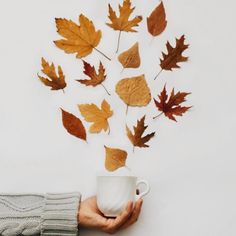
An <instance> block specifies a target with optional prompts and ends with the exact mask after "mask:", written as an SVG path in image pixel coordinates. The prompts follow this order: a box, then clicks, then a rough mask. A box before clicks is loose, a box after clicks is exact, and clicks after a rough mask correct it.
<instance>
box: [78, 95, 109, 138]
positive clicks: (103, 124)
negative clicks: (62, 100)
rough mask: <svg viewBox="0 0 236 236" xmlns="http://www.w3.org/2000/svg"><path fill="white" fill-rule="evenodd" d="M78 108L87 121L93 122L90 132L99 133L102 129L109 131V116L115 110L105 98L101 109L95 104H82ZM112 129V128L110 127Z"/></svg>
mask: <svg viewBox="0 0 236 236" xmlns="http://www.w3.org/2000/svg"><path fill="white" fill-rule="evenodd" d="M78 108H79V110H80V112H81V114H82V116H83V117H84V118H85V120H86V121H87V122H93V124H92V125H91V127H90V129H89V132H90V133H99V132H101V131H102V130H104V131H107V129H108V128H109V123H108V118H110V117H111V116H112V115H113V111H111V109H110V105H109V104H108V102H107V101H106V100H105V99H104V100H103V102H102V105H101V109H99V108H98V107H97V106H96V105H95V104H93V103H92V104H81V105H78ZM109 131H110V129H109Z"/></svg>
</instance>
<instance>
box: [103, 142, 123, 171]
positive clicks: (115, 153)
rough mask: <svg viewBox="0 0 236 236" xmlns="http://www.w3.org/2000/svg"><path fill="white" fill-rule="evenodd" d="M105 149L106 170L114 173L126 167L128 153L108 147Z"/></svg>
mask: <svg viewBox="0 0 236 236" xmlns="http://www.w3.org/2000/svg"><path fill="white" fill-rule="evenodd" d="M104 147H105V151H106V159H105V168H106V169H107V170H108V171H114V170H117V169H118V168H120V167H123V166H125V163H126V159H127V152H126V151H125V150H122V149H118V148H110V147H106V146H104Z"/></svg>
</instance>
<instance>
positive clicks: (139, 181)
mask: <svg viewBox="0 0 236 236" xmlns="http://www.w3.org/2000/svg"><path fill="white" fill-rule="evenodd" d="M140 184H144V185H145V186H146V190H144V191H143V192H141V193H139V195H136V199H137V200H138V199H139V198H142V197H143V196H145V195H147V194H148V193H149V192H150V185H149V183H148V182H147V181H146V180H143V179H142V180H138V181H137V183H136V188H138V186H139V185H140Z"/></svg>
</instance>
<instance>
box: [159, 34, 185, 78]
mask: <svg viewBox="0 0 236 236" xmlns="http://www.w3.org/2000/svg"><path fill="white" fill-rule="evenodd" d="M184 40H185V36H184V35H182V36H181V37H180V38H179V39H177V38H176V46H175V48H173V47H172V46H171V45H170V43H169V41H167V43H166V48H167V54H165V53H163V52H162V56H163V59H160V66H161V68H162V69H161V71H162V70H172V69H173V68H180V66H179V65H178V64H177V63H178V62H184V61H187V60H188V57H184V56H182V53H183V52H184V50H186V49H187V48H188V46H189V45H188V44H184ZM161 71H160V72H159V73H158V74H157V75H156V77H155V79H156V78H157V77H158V75H159V74H160V73H161Z"/></svg>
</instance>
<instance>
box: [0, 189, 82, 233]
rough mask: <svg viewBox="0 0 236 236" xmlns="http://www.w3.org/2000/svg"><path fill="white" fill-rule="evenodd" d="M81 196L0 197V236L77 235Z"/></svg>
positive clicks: (8, 195) (78, 194)
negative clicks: (20, 235)
mask: <svg viewBox="0 0 236 236" xmlns="http://www.w3.org/2000/svg"><path fill="white" fill-rule="evenodd" d="M80 201H81V194H80V193H79V192H76V193H62V194H42V195H41V194H0V235H3V236H15V235H19V234H22V235H36V234H40V235H42V236H46V235H55V236H56V235H57V236H60V235H64V236H66V235H77V234H78V225H77V214H78V208H79V204H80Z"/></svg>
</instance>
